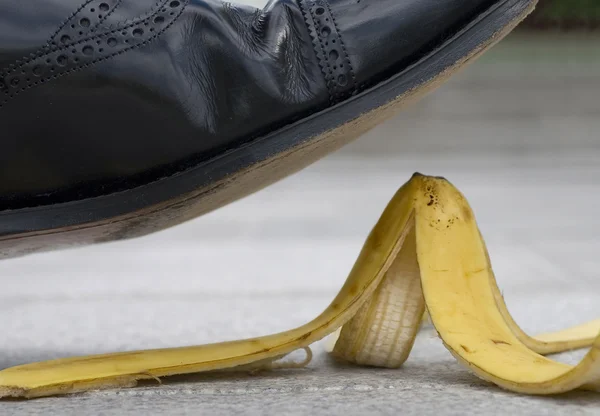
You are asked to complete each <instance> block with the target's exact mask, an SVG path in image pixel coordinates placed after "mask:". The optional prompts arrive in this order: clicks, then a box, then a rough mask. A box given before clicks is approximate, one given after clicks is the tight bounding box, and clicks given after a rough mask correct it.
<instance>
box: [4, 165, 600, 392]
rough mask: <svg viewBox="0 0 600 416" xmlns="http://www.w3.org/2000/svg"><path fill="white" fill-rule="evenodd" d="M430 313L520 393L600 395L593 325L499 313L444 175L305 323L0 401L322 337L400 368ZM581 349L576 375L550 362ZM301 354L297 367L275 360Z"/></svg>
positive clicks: (129, 358)
mask: <svg viewBox="0 0 600 416" xmlns="http://www.w3.org/2000/svg"><path fill="white" fill-rule="evenodd" d="M424 316H427V318H428V320H429V321H430V322H431V325H433V327H434V328H435V330H436V331H437V333H438V335H439V337H440V338H441V340H442V342H443V344H444V346H445V347H446V348H447V349H448V350H449V351H450V353H451V354H452V355H453V356H454V357H455V358H456V359H457V360H458V362H459V363H460V364H462V365H464V366H465V367H466V368H468V369H469V370H470V371H472V372H473V373H475V374H476V375H477V376H479V377H481V378H483V379H484V380H488V381H490V382H492V383H494V384H496V385H497V386H500V387H501V388H504V389H507V390H510V391H513V392H518V393H524V394H536V395H542V394H558V393H562V392H567V391H570V390H573V389H586V390H595V391H600V357H599V356H600V336H599V334H600V320H597V321H593V322H589V323H586V324H583V325H580V326H578V327H574V328H570V329H567V330H564V331H560V332H556V333H551V334H544V335H539V336H537V337H530V336H529V335H527V334H525V333H524V332H523V331H522V330H521V329H520V328H519V326H518V325H517V324H516V322H515V321H514V319H513V318H512V317H511V315H510V313H509V312H508V310H507V308H506V304H505V303H504V299H503V297H502V295H501V292H500V290H499V288H498V286H497V283H496V279H495V277H494V273H493V271H492V267H491V262H490V259H489V256H488V251H487V248H486V246H485V242H484V240H483V238H482V236H481V234H480V231H479V228H478V226H477V223H476V220H475V216H474V214H473V211H472V210H471V207H470V206H469V204H468V202H467V200H466V199H465V197H464V196H463V195H462V194H461V193H460V191H459V190H457V189H456V188H455V187H454V186H453V185H452V184H451V183H450V182H448V181H447V180H446V179H444V178H440V177H432V176H424V175H421V174H415V175H413V176H412V178H411V179H410V180H409V181H408V182H406V183H405V184H404V185H403V186H402V187H401V188H400V189H399V190H398V191H397V193H396V194H395V195H394V197H393V198H392V200H391V201H390V202H389V204H388V205H387V207H386V209H385V210H384V212H383V214H382V215H381V217H380V219H379V221H378V222H377V224H376V225H375V227H374V228H373V229H372V231H371V233H370V234H369V236H368V238H367V240H366V242H365V244H364V246H363V248H362V250H361V252H360V254H359V257H358V259H357V260H356V262H355V264H354V267H353V268H352V270H351V272H350V274H349V276H348V278H347V280H346V282H345V284H344V285H343V287H342V288H341V290H340V292H339V293H338V295H337V296H336V297H335V299H334V300H333V301H332V302H331V304H330V305H329V306H328V307H327V308H326V309H325V310H324V311H323V312H322V313H321V314H320V315H319V316H318V317H316V318H315V319H314V320H312V321H311V322H309V323H307V324H305V325H303V326H301V327H298V328H296V329H292V330H289V331H285V332H281V333H278V334H273V335H268V336H263V337H258V338H252V339H244V340H239V341H231V342H221V343H214V344H206V345H200V346H191V347H181V348H169V349H155V350H144V351H132V352H122V353H113V354H102V355H94V356H87V357H73V358H66V359H58V360H52V361H46V362H40V363H32V364H26V365H21V366H17V367H12V368H8V369H5V370H3V371H0V397H22V398H33V397H41V396H51V395H61V394H67V393H75V392H82V391H88V390H95V389H101V388H123V387H131V386H135V385H136V383H137V381H138V380H144V379H160V378H161V377H165V376H170V375H176V374H186V373H198V372H207V371H215V370H235V371H256V370H268V369H276V368H289V367H301V366H303V365H305V364H307V362H308V361H309V360H310V358H311V353H310V349H309V348H308V347H309V345H310V344H312V343H314V342H316V341H318V340H321V339H323V338H325V337H326V336H328V335H331V337H330V347H329V351H330V353H331V354H333V355H334V356H335V357H337V358H339V359H342V360H346V361H349V362H351V363H355V364H358V365H369V366H378V367H386V368H397V367H400V366H401V365H402V364H403V363H404V362H405V361H406V359H407V358H408V355H409V353H410V351H411V349H412V346H413V344H414V341H415V337H416V335H417V333H418V331H419V328H420V327H421V325H422V324H423V322H424ZM584 347H589V351H588V352H587V354H586V355H585V357H584V358H583V359H582V360H581V361H580V362H579V364H577V365H575V366H572V365H567V364H563V363H560V362H556V361H553V360H551V359H549V358H546V357H545V355H546V354H552V353H557V352H562V351H567V350H572V349H578V348H584ZM298 349H305V350H306V352H307V357H306V360H305V361H304V362H302V363H287V364H286V363H282V362H280V361H279V360H281V359H282V358H283V357H285V356H286V355H288V354H290V353H291V352H293V351H295V350H298Z"/></svg>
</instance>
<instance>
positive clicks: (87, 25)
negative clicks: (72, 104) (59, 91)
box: [0, 0, 187, 108]
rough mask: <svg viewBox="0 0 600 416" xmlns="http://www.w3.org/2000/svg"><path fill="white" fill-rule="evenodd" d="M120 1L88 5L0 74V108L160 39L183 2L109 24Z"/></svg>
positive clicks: (165, 1) (167, 0)
mask: <svg viewBox="0 0 600 416" xmlns="http://www.w3.org/2000/svg"><path fill="white" fill-rule="evenodd" d="M121 1H122V0H101V1H98V0H91V1H90V0H88V1H87V2H86V4H85V5H84V6H82V7H80V8H79V9H78V10H77V11H75V12H74V13H73V14H72V15H71V16H70V17H69V18H68V19H67V21H66V22H65V23H64V24H63V25H62V26H61V27H60V28H58V30H57V31H56V32H55V33H54V34H53V35H52V36H51V38H50V40H49V41H48V43H47V44H46V45H45V46H44V47H42V48H40V49H39V50H38V51H37V52H36V53H35V54H32V55H30V56H26V57H23V58H22V59H20V60H18V61H15V62H14V63H13V64H11V65H9V66H7V67H5V68H2V69H0V108H1V107H2V106H3V105H4V104H6V103H7V102H8V101H9V100H10V99H11V98H13V97H14V96H15V95H16V94H18V93H20V92H22V91H25V90H26V89H28V88H32V87H35V86H37V85H41V84H43V83H45V82H48V81H50V80H52V79H55V78H57V77H59V76H62V75H65V74H68V73H71V72H75V71H78V70H81V69H83V68H85V67H87V66H89V65H92V64H94V63H97V62H100V61H102V60H105V59H108V58H111V57H113V56H115V55H118V54H120V53H124V52H126V51H128V50H130V49H133V48H136V47H140V46H142V45H144V44H146V43H148V42H150V41H152V40H153V39H154V38H156V37H157V36H159V35H160V34H161V33H163V32H164V31H165V30H166V29H168V28H169V27H170V25H172V24H173V22H174V21H175V20H176V19H177V18H178V17H179V16H180V15H181V13H182V12H183V10H184V8H185V5H186V4H187V1H174V0H162V1H159V2H158V3H157V4H155V6H154V7H153V8H152V9H151V10H149V11H148V12H147V13H146V14H144V15H142V16H139V17H138V18H135V19H131V20H127V21H121V22H112V21H111V20H110V18H111V16H112V12H113V11H114V10H115V9H116V8H117V7H118V5H119V4H120V3H121Z"/></svg>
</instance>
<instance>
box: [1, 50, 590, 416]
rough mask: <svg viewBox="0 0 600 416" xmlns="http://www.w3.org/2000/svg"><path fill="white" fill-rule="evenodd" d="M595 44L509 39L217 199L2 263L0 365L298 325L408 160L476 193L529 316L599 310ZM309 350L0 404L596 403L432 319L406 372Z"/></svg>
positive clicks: (409, 409) (566, 406) (537, 328)
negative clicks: (348, 134)
mask: <svg viewBox="0 0 600 416" xmlns="http://www.w3.org/2000/svg"><path fill="white" fill-rule="evenodd" d="M597 44H598V43H597V42H596V43H594V42H593V41H589V40H588V41H584V40H578V41H571V42H570V43H558V44H557V43H556V42H549V41H545V42H539V41H536V42H525V41H521V40H519V39H516V40H515V41H513V42H505V43H502V44H501V45H499V46H498V47H497V48H496V50H495V51H493V52H490V53H489V54H488V56H486V57H484V58H482V60H480V61H479V62H478V63H477V64H476V65H475V66H473V67H471V68H469V69H468V70H466V71H464V72H463V73H461V74H460V75H459V76H457V77H456V78H454V79H453V80H452V81H451V82H450V83H449V84H447V85H446V86H445V87H443V88H442V89H440V90H438V91H437V92H436V93H435V94H433V95H431V96H430V97H429V98H428V99H426V100H424V101H423V102H421V103H420V104H419V105H417V106H415V107H413V108H412V109H410V110H409V111H407V112H405V113H404V114H403V115H402V116H400V117H398V118H397V119H395V120H392V121H390V122H389V123H386V124H385V125H383V126H381V127H380V128H378V129H376V131H374V132H373V133H371V134H369V135H367V136H366V137H364V138H362V139H360V140H359V141H358V142H356V143H354V144H352V145H350V146H348V147H347V148H345V149H344V150H342V151H340V152H339V153H337V154H335V155H333V156H332V157H329V158H326V159H324V160H322V161H321V162H319V163H317V164H315V165H313V166H311V167H310V168H308V169H306V170H305V171H303V172H301V173H299V174H297V175H295V176H293V177H290V178H288V179H286V180H284V181H282V182H280V183H278V184H276V185H274V186H272V187H270V188H268V189H266V190H264V191H262V192H260V193H257V194H255V195H252V196H250V197H248V198H246V199H244V200H242V201H239V202H237V203H235V204H232V205H230V206H228V207H225V208H223V209H221V210H219V211H217V212H214V213H212V214H210V215H207V216H205V217H202V218H199V219H197V220H194V221H192V222H190V223H187V224H184V225H182V226H179V227H176V228H174V229H170V230H167V231H164V232H161V233H159V234H156V235H153V236H149V237H145V238H143V239H139V240H133V241H128V242H119V243H112V244H106V245H102V246H95V247H87V248H82V249H77V250H70V251H65V252H56V253H47V254H40V255H36V256H32V257H26V258H21V259H15V260H8V261H3V262H2V263H0V276H1V277H0V279H2V284H3V290H2V292H1V293H0V316H1V320H0V333H2V334H3V335H2V337H0V368H4V367H7V366H11V365H15V364H20V363H24V362H29V361H32V360H41V359H48V358H54V357H61V356H68V355H72V354H87V353H99V352H108V351H114V350H124V349H134V348H136V349H137V348H148V347H168V346H178V345H185V344H193V343H204V342H214V341H220V340H229V339H235V338H240V337H248V336H255V335H262V334H265V333H270V332H273V331H279V330H283V329H288V328H291V327H293V326H296V325H298V324H301V323H304V322H305V321H307V320H309V319H311V318H312V317H314V316H315V315H316V314H318V313H319V312H320V311H321V310H322V309H323V308H324V307H325V306H326V305H327V304H328V303H329V301H330V300H331V299H332V297H333V296H334V295H335V293H336V291H337V290H338V289H339V287H340V286H341V284H342V283H343V281H344V280H345V278H346V274H347V272H348V271H349V269H350V267H351V266H352V263H353V262H354V260H355V257H356V255H357V253H358V250H359V249H360V247H361V245H362V243H363V241H364V238H365V236H366V233H367V232H368V231H369V229H370V227H371V226H372V225H373V223H374V222H375V221H376V220H377V218H378V216H379V214H380V213H381V211H382V209H383V207H384V206H385V204H386V203H387V202H388V200H389V198H390V197H391V196H392V194H393V193H394V192H395V190H396V189H397V187H399V186H400V185H401V184H402V183H403V182H404V181H405V180H407V179H408V178H409V176H410V175H411V174H412V173H413V172H414V171H421V172H423V173H428V174H441V175H444V176H446V177H447V178H448V179H450V180H451V181H452V182H454V183H455V184H456V185H457V186H458V187H459V188H460V189H461V190H462V191H463V192H464V193H465V194H466V196H467V197H468V198H469V200H470V202H471V204H472V206H473V208H474V210H475V213H476V215H477V219H478V221H479V224H480V227H481V229H482V231H483V234H484V236H485V238H486V241H487V242H488V246H489V250H490V254H491V256H492V262H493V264H494V268H495V270H496V274H497V276H498V279H499V283H500V286H501V288H502V289H503V290H504V293H505V296H506V299H507V303H508V306H509V308H510V310H511V311H512V312H513V314H514V315H515V317H516V319H517V321H518V322H519V323H520V324H521V325H522V326H523V327H524V328H525V329H526V330H527V331H529V332H533V333H536V332H542V331H547V330H553V329H560V328H562V327H565V326H568V325H573V324H576V323H579V322H582V321H585V320H589V319H594V318H597V317H599V316H600V279H599V278H598V277H599V276H598V274H599V270H600V259H599V258H598V252H599V249H600V242H599V240H598V235H599V234H600V217H599V215H598V206H599V203H600V197H599V196H598V195H600V163H599V162H600V141H599V138H598V131H600V130H599V129H598V127H599V125H598V123H600V117H599V115H600V110H599V109H598V106H597V96H598V90H599V89H600V75H599V74H600V72H599V71H597V69H598V68H600V56H599V54H598V52H595V55H594V49H593V48H592V47H593V46H594V45H597ZM569 45H570V46H569ZM552 47H554V48H556V51H560V52H559V53H560V54H562V55H561V56H560V57H559V58H552V57H551V54H553V53H555V52H556V51H554V50H553V49H552ZM594 69H596V71H594ZM315 353H316V357H315V359H314V361H313V362H312V363H311V364H310V365H309V367H308V368H307V369H304V370H299V371H282V372H276V373H269V374H262V375H258V376H254V377H242V376H220V377H211V378H207V377H186V378H178V379H175V380H171V381H169V382H168V383H166V384H164V385H163V386H160V387H156V386H151V385H145V386H142V387H139V388H136V389H132V390H124V391H105V392H95V393H88V394H82V395H77V396H73V397H70V398H48V399H41V400H36V401H32V402H18V401H13V402H0V414H40V415H42V414H43V415H92V414H106V415H109V414H110V415H122V414H169V415H171V414H172V415H178V414H192V415H197V414H275V415H280V414H344V415H354V414H356V415H366V414H403V415H412V414H414V415H425V414H444V415H445V414H481V413H486V414H519V415H529V414H531V415H541V414H573V415H578V414H600V396H598V395H595V394H591V393H574V394H569V395H566V396H562V397H558V398H532V397H524V396H518V395H513V394H510V393H506V392H503V391H500V390H499V389H497V388H494V387H493V386H490V385H488V384H487V383H484V382H482V381H480V380H478V379H477V378H475V377H474V376H472V375H471V374H470V373H468V372H467V371H465V370H463V369H462V368H461V367H459V366H458V365H457V364H456V362H455V361H454V359H453V358H452V357H451V356H450V354H449V353H448V352H447V351H446V350H445V349H444V348H443V347H442V346H441V344H440V342H439V340H437V339H436V338H435V337H434V336H433V335H432V334H431V333H429V332H427V331H425V332H423V333H422V334H421V335H420V336H419V339H418V341H417V343H416V346H415V348H414V350H413V355H411V357H410V359H409V361H408V362H407V363H406V366H405V367H404V368H403V369H401V370H393V371H392V370H380V369H365V368H353V367H345V366H339V365H337V364H335V363H333V362H331V361H330V360H329V359H328V357H327V356H326V355H325V353H324V351H323V349H322V345H321V344H317V345H316V346H315ZM579 356H580V354H578V353H573V354H566V355H562V356H560V357H559V358H560V359H561V360H564V361H566V362H573V361H574V360H576V359H577V358H578V357H579Z"/></svg>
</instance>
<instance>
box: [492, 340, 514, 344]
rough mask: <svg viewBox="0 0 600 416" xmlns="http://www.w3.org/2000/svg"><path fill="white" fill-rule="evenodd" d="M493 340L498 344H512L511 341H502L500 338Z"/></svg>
mask: <svg viewBox="0 0 600 416" xmlns="http://www.w3.org/2000/svg"><path fill="white" fill-rule="evenodd" d="M492 342H493V343H494V344H496V345H499V344H504V345H512V344H511V343H510V342H506V341H502V340H499V339H493V340H492Z"/></svg>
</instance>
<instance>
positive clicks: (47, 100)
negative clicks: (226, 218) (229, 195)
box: [0, 0, 499, 209]
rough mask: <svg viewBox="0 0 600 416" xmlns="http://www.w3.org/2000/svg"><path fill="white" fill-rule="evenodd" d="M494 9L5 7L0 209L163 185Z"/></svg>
mask: <svg viewBox="0 0 600 416" xmlns="http://www.w3.org/2000/svg"><path fill="white" fill-rule="evenodd" d="M498 1H499V0H329V1H325V0H297V1H296V0H273V1H271V2H270V3H268V4H267V5H266V6H265V7H264V8H262V9H256V8H252V7H248V6H242V5H238V4H232V3H224V2H220V1H217V0H158V1H157V0H87V1H84V0H45V1H43V2H41V1H40V2H35V4H33V3H32V2H28V1H14V0H0V140H1V141H0V143H1V145H2V152H0V209H7V208H22V207H27V206H35V205H40V204H51V203H56V202H64V201H70V200H74V199H82V198H89V197H93V196H98V195H102V194H106V193H110V192H115V191H120V190H123V189H127V188H130V187H134V186H138V185H140V184H143V183H147V182H149V181H154V180H157V179H159V178H161V177H164V176H167V175H172V174H174V173H175V172H178V171H182V170H184V169H186V168H187V167H189V166H193V165H194V164H197V163H199V162H201V161H202V160H206V159H208V158H211V157H214V156H216V155H218V154H220V153H222V152H225V151H227V150H229V149H232V148H235V147H237V146H240V145H241V144H242V143H245V142H249V141H251V140H253V139H255V138H258V137H260V136H263V135H265V134H267V133H269V132H272V131H274V130H276V129H278V128H280V127H283V126H285V125H286V124H290V123H292V122H294V121H296V120H299V119H301V118H304V117H308V116H309V115H311V114H314V113H317V112H319V111H321V110H323V109H325V108H327V107H329V106H332V105H335V104H337V103H340V102H342V101H344V100H346V99H348V98H349V97H351V96H352V95H354V94H356V93H358V92H361V91H363V90H365V89H366V88H368V87H370V86H372V85H374V84H376V83H378V82H380V81H383V80H385V79H386V78H388V77H390V76H391V75H393V74H396V73H398V72H399V71H401V70H402V69H404V68H406V67H407V66H408V65H410V64H411V63H412V62H415V61H416V60H418V59H419V58H420V57H422V56H423V55H424V54H426V53H427V52H429V51H431V50H432V49H434V48H435V47H436V46H438V45H439V44H441V43H442V42H443V41H444V40H446V39H447V38H448V37H450V36H452V35H453V34H454V33H456V32H457V31H458V30H460V29H461V28H462V27H464V26H465V25H466V24H467V23H469V22H470V21H472V20H473V19H475V18H476V17H477V16H478V15H479V14H481V13H482V12H483V11H485V10H486V9H488V8H489V7H490V6H492V5H493V4H494V3H497V2H498Z"/></svg>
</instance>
